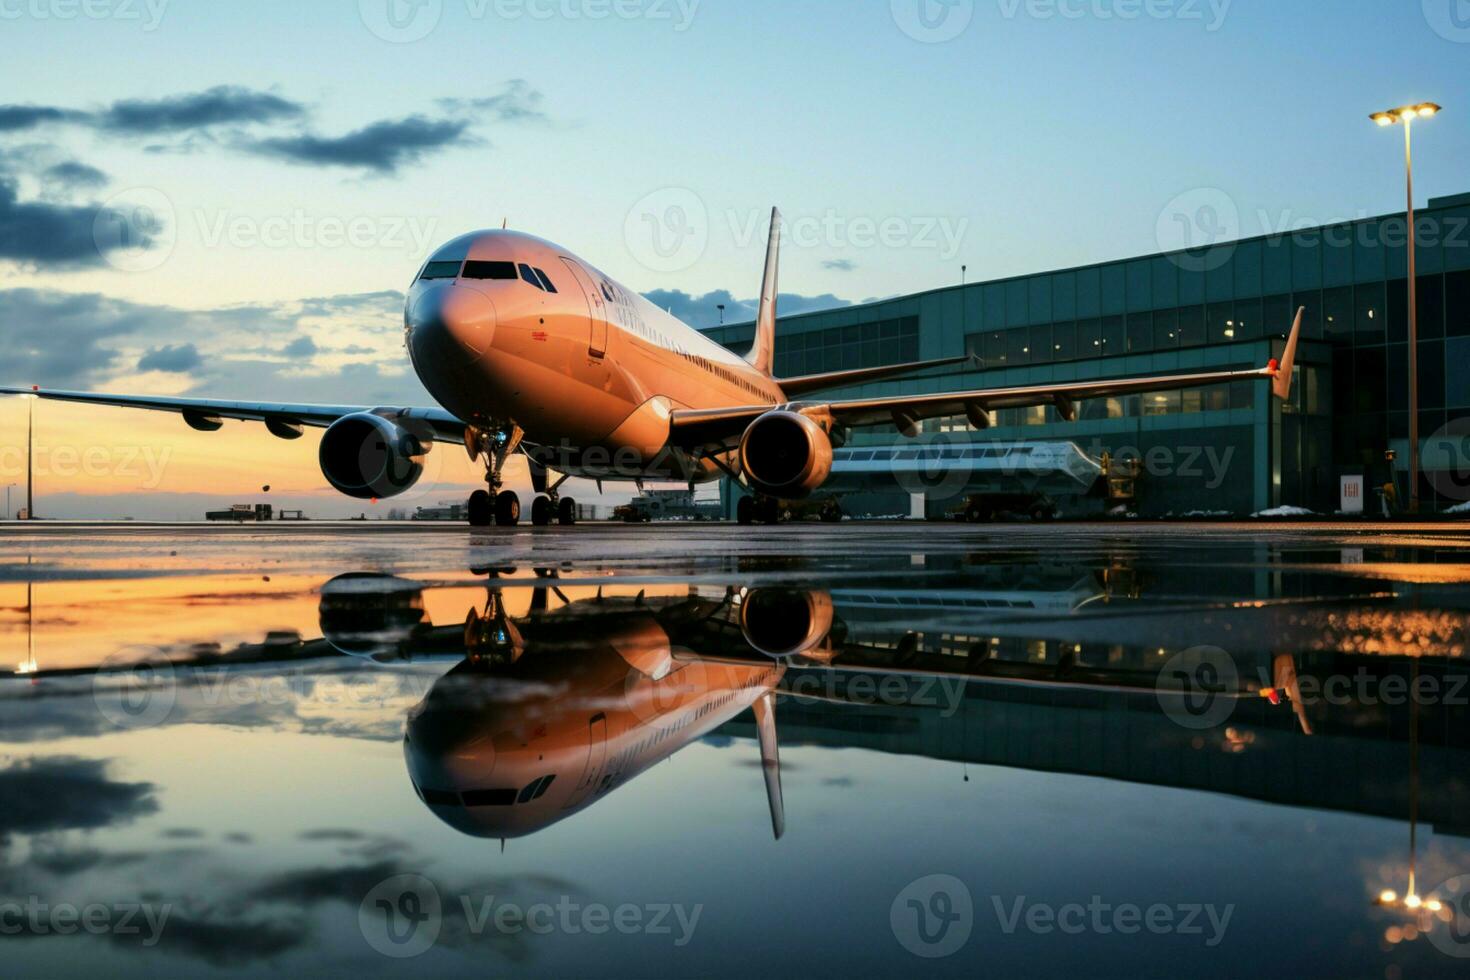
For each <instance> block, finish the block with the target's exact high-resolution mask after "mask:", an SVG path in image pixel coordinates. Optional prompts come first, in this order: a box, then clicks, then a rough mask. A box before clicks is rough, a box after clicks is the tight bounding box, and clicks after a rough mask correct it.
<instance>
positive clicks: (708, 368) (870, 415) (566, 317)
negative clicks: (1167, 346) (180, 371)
mask: <svg viewBox="0 0 1470 980" xmlns="http://www.w3.org/2000/svg"><path fill="white" fill-rule="evenodd" d="M780 233H781V213H780V211H779V210H777V209H772V212H771V225H770V236H769V239H768V242H767V247H766V260H765V270H764V274H763V277H762V281H761V292H760V303H759V308H758V312H757V316H756V326H755V339H754V342H753V344H752V346H751V348H750V351H749V353H747V354H746V355H745V356H743V357H741V356H739V355H736V354H734V353H732V352H731V351H729V350H728V349H726V348H725V347H723V346H721V345H719V344H717V343H715V342H714V341H712V340H710V339H709V338H707V337H705V336H704V335H703V334H701V333H700V332H699V331H698V330H696V329H694V328H693V327H691V326H689V325H688V324H686V323H684V322H683V321H681V320H679V319H678V318H677V317H675V316H673V315H672V314H670V313H667V312H665V311H663V310H661V309H659V308H658V307H657V306H655V305H654V304H653V303H651V302H649V301H648V300H647V299H645V298H644V297H642V296H640V295H639V294H638V293H636V292H635V291H633V290H631V289H628V288H627V287H625V286H623V285H621V284H620V283H618V282H617V281H616V280H614V279H613V278H611V277H610V276H608V275H606V274H604V273H602V272H600V271H599V270H598V269H597V268H596V267H595V266H593V265H592V264H591V263H589V262H587V261H585V260H583V259H581V258H578V257H577V256H575V255H573V254H572V252H570V251H569V250H567V249H564V248H562V247H560V246H559V245H556V244H553V243H552V242H549V241H546V240H544V239H541V238H537V237H535V236H533V235H529V234H524V233H521V232H515V231H508V230H504V229H501V230H488V231H477V232H472V233H470V234H466V235H462V236H460V237H459V238H455V239H454V240H452V241H450V242H448V243H447V244H445V245H444V246H442V247H441V248H439V249H438V250H437V251H436V252H434V253H433V255H432V256H431V257H430V258H429V260H428V261H427V262H426V263H425V264H424V266H423V267H422V268H421V269H420V270H419V272H418V274H417V275H416V276H415V277H414V281H413V283H412V284H411V285H410V287H409V289H408V295H407V298H406V300H405V303H404V342H405V346H406V347H407V349H408V353H409V357H410V359H411V361H412V365H413V369H414V371H415V373H416V374H417V375H418V377H419V379H420V380H421V381H422V382H423V384H424V387H425V388H426V389H428V391H429V393H430V394H431V395H432V396H433V397H434V398H435V399H436V400H437V401H438V403H439V404H438V406H434V407H410V406H373V405H320V404H304V403H303V404H296V403H289V402H250V401H227V400H219V399H210V398H185V397H162V396H152V395H126V394H102V393H93V392H77V391H59V390H52V389H47V388H41V387H39V386H31V387H10V386H0V394H35V395H37V396H39V397H41V398H48V399H55V400H58V401H68V402H81V403H87V404H96V405H110V406H117V407H123V408H135V409H151V410H156V411H164V412H174V413H177V414H179V415H182V416H183V419H184V421H185V423H187V424H188V425H189V426H191V427H192V428H194V429H198V430H202V431H207V432H209V431H217V430H218V429H220V428H222V427H223V425H224V420H225V419H234V420H247V421H257V422H263V423H264V424H265V426H266V429H267V430H268V431H270V432H271V433H272V434H273V435H275V436H277V437H279V438H282V439H298V438H300V437H301V436H302V435H303V430H304V429H305V428H306V427H314V428H324V429H325V430H326V431H325V433H324V434H323V435H322V438H321V445H320V449H319V451H318V460H319V463H320V465H321V469H322V475H323V476H324V477H325V478H326V480H327V482H328V483H329V484H330V485H331V486H332V487H333V488H335V489H336V490H338V491H339V492H341V493H343V494H346V495H347V496H349V497H353V498H356V499H360V500H378V499H382V498H387V497H393V496H396V495H398V494H401V493H403V492H405V491H407V490H408V489H410V488H411V487H412V486H413V485H414V484H415V482H417V480H418V479H419V478H420V477H421V476H422V475H423V471H424V459H425V457H426V456H427V454H428V453H429V452H430V450H431V449H433V448H434V446H435V444H436V443H446V444H450V445H461V446H463V447H464V449H465V450H466V452H468V454H469V456H470V458H471V460H473V461H479V462H482V463H483V464H484V467H485V483H486V488H485V489H484V490H477V491H475V492H474V493H473V494H472V495H471V496H470V499H469V502H468V507H467V513H468V518H469V523H470V524H471V525H473V526H475V527H487V526H490V525H492V524H494V525H500V526H514V525H516V524H517V523H519V521H520V518H521V504H520V498H519V496H518V495H517V494H516V493H514V492H513V491H511V490H507V489H505V487H504V481H503V478H502V472H503V469H504V466H505V462H506V460H507V459H509V458H510V457H511V456H512V455H514V454H516V453H520V454H523V455H524V456H525V457H526V458H527V460H528V463H529V467H530V473H531V483H532V487H533V489H534V491H535V494H536V496H535V500H534V502H533V504H532V508H531V519H532V523H534V524H537V525H547V524H551V523H553V522H555V523H560V524H564V525H566V524H573V523H575V521H576V506H575V504H574V502H573V501H572V500H571V498H569V497H562V496H561V495H560V493H559V490H560V488H561V486H562V485H563V484H564V483H565V481H566V480H567V479H569V478H571V477H580V478H584V479H590V480H594V481H597V482H598V485H599V486H601V483H602V482H603V481H632V482H634V483H637V484H639V485H640V486H641V485H642V483H643V482H644V481H645V480H658V481H662V480H668V481H677V482H681V483H687V484H688V485H689V486H690V487H691V488H692V487H693V486H694V485H695V484H698V483H703V482H707V481H711V480H715V479H718V478H719V477H720V476H722V475H723V476H728V477H730V478H731V479H734V480H736V481H737V482H740V483H743V484H744V486H745V487H746V488H747V489H748V490H749V491H750V495H747V496H742V498H741V500H740V503H739V504H738V505H737V507H738V509H737V517H738V519H739V521H740V522H741V523H742V524H749V523H752V522H754V521H756V520H760V521H763V522H765V523H772V524H774V523H776V522H778V521H779V520H780V514H781V507H780V501H781V500H799V499H803V498H805V497H807V496H809V495H811V494H812V493H813V492H814V491H816V490H817V489H818V488H820V487H821V486H822V484H823V483H824V482H825V481H826V479H827V477H828V474H829V473H830V471H831V468H832V449H833V447H834V446H841V445H842V444H843V443H844V441H845V440H846V438H847V435H848V433H849V431H850V430H851V429H852V428H854V427H869V426H888V425H891V426H893V427H895V428H896V429H897V430H898V431H899V432H900V433H901V434H903V435H904V436H907V437H910V438H912V437H916V436H917V435H918V434H919V431H920V424H921V423H922V422H923V421H924V420H925V419H930V418H941V417H959V416H963V417H965V418H966V419H967V420H968V422H969V424H970V425H971V426H973V427H975V428H977V429H985V428H987V427H989V425H990V416H989V413H990V412H992V411H994V410H996V409H1001V408H1025V407H1033V406H1043V405H1052V406H1055V408H1056V410H1057V412H1058V414H1059V415H1060V416H1061V417H1062V418H1063V419H1065V420H1068V421H1071V420H1074V419H1075V418H1076V417H1077V414H1076V403H1077V402H1078V401H1080V400H1083V399H1088V398H1104V397H1116V396H1119V395H1127V394H1135V393H1140V392H1152V391H1165V390H1171V389H1179V388H1190V387H1196V386H1201V385H1211V384H1220V383H1223V382H1230V381H1241V380H1254V379H1265V380H1268V381H1270V382H1271V385H1272V391H1273V392H1274V394H1275V395H1276V396H1277V397H1278V398H1281V399H1285V398H1287V397H1288V396H1289V394H1290V390H1291V379H1292V369H1293V366H1294V363H1295V359H1296V347H1297V340H1298V337H1299V336H1300V333H1301V324H1302V313H1303V312H1304V310H1303V311H1298V313H1297V317H1296V321H1295V322H1294V324H1293V325H1292V328H1291V331H1290V333H1289V335H1288V338H1287V341H1286V346H1285V348H1284V352H1283V355H1282V357H1281V359H1280V360H1279V361H1278V360H1276V359H1272V360H1271V361H1270V362H1269V363H1268V364H1267V365H1266V366H1265V367H1263V368H1259V369H1253V370H1234V371H1211V372H1202V373H1195V374H1176V375H1167V376H1161V377H1151V378H1149V377H1145V378H1132V379H1123V380H1111V381H1073V382H1062V383H1057V384H1046V385H1029V386H1024V387H1009V388H979V389H973V390H966V391H948V392H940V393H936V394H907V395H889V396H879V397H871V398H841V399H830V398H823V397H820V394H819V393H820V392H821V391H823V390H825V389H830V388H836V387H842V386H848V385H854V384H860V383H864V382H869V381H876V380H882V379H888V378H894V377H898V376H901V375H905V374H911V373H914V372H919V371H923V370H926V369H931V368H937V367H942V366H945V365H953V364H957V363H961V362H968V361H971V360H972V359H971V358H969V357H968V356H967V357H947V358H939V359H934V360H928V361H915V362H908V363H903V364H890V365H882V366H878V367H869V368H859V369H856V370H845V371H833V372H828V373H824V374H814V375H805V376H802V377H792V378H777V377H775V375H774V373H773V365H774V354H775V346H776V296H777V281H778V267H779V254H780Z"/></svg>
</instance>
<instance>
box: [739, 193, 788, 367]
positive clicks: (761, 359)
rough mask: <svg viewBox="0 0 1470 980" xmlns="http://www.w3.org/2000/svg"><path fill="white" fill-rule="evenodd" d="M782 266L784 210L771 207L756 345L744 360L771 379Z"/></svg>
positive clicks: (774, 362) (751, 347) (756, 326)
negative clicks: (777, 294)
mask: <svg viewBox="0 0 1470 980" xmlns="http://www.w3.org/2000/svg"><path fill="white" fill-rule="evenodd" d="M780 264H781V211H780V209H778V208H771V237H770V239H769V240H768V241H767V242H766V271H765V275H763V276H762V277H761V303H760V310H759V312H757V313H756V317H755V343H753V344H751V345H750V353H749V354H746V355H745V359H746V360H747V361H749V362H750V363H751V366H752V367H754V368H755V369H756V370H757V371H760V372H761V373H762V374H764V375H766V376H767V377H769V376H770V375H771V373H772V371H773V370H774V368H775V364H776V293H777V291H778V289H779V286H778V284H777V279H778V278H779V277H778V276H777V271H778V267H779V266H780Z"/></svg>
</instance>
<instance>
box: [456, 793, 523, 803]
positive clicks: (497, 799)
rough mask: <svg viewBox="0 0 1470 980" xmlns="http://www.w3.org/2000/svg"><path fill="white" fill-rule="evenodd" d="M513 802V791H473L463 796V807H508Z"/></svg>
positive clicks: (514, 799) (514, 797) (514, 794)
mask: <svg viewBox="0 0 1470 980" xmlns="http://www.w3.org/2000/svg"><path fill="white" fill-rule="evenodd" d="M515 801H516V791H515V790H513V789H473V790H469V791H467V792H466V793H465V794H464V805H465V806H510V805H511V804H512V803H514V802H515Z"/></svg>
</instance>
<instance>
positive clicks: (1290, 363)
mask: <svg viewBox="0 0 1470 980" xmlns="http://www.w3.org/2000/svg"><path fill="white" fill-rule="evenodd" d="M1306 312H1307V308H1306V307H1305V306H1302V307H1299V308H1298V309H1297V311H1296V320H1295V321H1294V322H1293V323H1292V325H1291V333H1290V334H1289V335H1287V338H1286V349H1285V350H1284V351H1282V352H1281V363H1280V364H1279V365H1277V366H1276V377H1274V378H1272V379H1271V391H1272V392H1273V393H1274V394H1275V395H1276V397H1277V398H1280V399H1281V400H1282V401H1286V400H1287V399H1288V398H1290V397H1291V372H1292V368H1294V367H1296V342H1297V341H1298V340H1299V339H1301V334H1302V317H1303V316H1305V315H1306Z"/></svg>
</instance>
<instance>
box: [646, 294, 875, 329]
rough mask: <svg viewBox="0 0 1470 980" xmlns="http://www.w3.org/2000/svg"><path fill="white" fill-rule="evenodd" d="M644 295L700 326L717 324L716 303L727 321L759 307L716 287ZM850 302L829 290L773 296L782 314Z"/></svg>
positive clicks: (735, 320) (750, 315)
mask: <svg viewBox="0 0 1470 980" xmlns="http://www.w3.org/2000/svg"><path fill="white" fill-rule="evenodd" d="M643 295H644V297H645V298H647V299H648V301H649V302H651V303H653V304H654V305H655V306H657V307H658V308H659V309H662V310H669V311H670V312H672V313H673V314H674V316H676V317H678V318H679V319H681V320H683V321H684V322H685V323H687V324H689V325H690V326H692V327H697V328H699V329H704V328H706V327H713V326H717V325H718V324H719V322H720V311H719V305H720V304H721V303H723V304H724V306H725V323H727V324H730V323H743V322H746V321H749V320H754V319H755V315H756V312H757V310H758V308H759V306H760V301H759V300H757V299H736V298H735V297H734V296H733V295H731V293H730V291H729V290H727V289H716V290H713V291H711V292H708V293H705V294H704V295H703V296H691V295H690V294H689V293H686V292H684V291H683V290H682V289H655V290H653V291H652V292H648V293H644V294H643ZM851 305H852V301H851V300H846V299H842V298H840V297H838V296H834V295H832V294H831V293H823V294H822V295H820V296H802V295H800V294H798V293H781V294H780V295H779V296H777V297H776V309H777V310H779V311H780V313H781V314H782V315H783V316H789V315H791V314H795V313H812V312H815V311H817V310H831V309H836V308H838V307H842V306H851Z"/></svg>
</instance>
